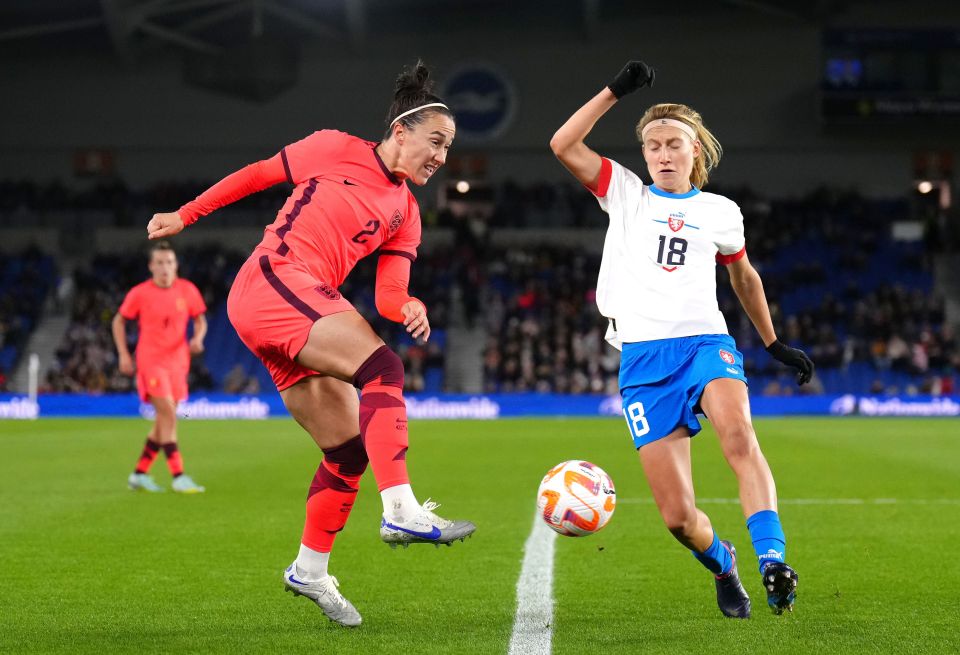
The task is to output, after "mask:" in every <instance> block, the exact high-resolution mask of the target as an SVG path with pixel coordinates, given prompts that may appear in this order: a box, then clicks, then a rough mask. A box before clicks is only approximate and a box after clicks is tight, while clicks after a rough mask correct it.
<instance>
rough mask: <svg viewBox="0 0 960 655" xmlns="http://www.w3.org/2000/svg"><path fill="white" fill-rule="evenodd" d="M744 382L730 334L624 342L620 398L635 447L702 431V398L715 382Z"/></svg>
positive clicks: (737, 354) (738, 354) (738, 358)
mask: <svg viewBox="0 0 960 655" xmlns="http://www.w3.org/2000/svg"><path fill="white" fill-rule="evenodd" d="M717 378H733V379H734V380H743V382H744V384H747V378H746V376H744V374H743V355H742V354H740V351H739V350H737V344H736V343H735V342H734V341H733V337H731V336H730V335H728V334H704V335H698V336H693V337H678V338H675V339H658V340H656V341H638V342H636V343H625V344H623V355H622V357H621V358H620V395H621V396H622V397H623V415H624V417H625V418H626V419H627V427H628V428H629V429H630V435H631V436H632V437H633V444H634V446H636V447H637V448H640V447H641V446H643V445H644V444H648V443H650V442H651V441H656V440H657V439H663V438H664V437H665V436H667V435H668V434H670V433H671V432H673V431H674V430H676V429H677V428H678V427H685V428H687V429H688V430H689V431H690V436H691V437H692V436H693V435H695V434H697V433H698V432H700V429H701V425H700V421H699V420H698V419H697V414H700V413H702V411H701V409H700V396H701V395H703V390H704V388H705V387H706V386H707V384H708V383H709V382H710V381H711V380H715V379H717Z"/></svg>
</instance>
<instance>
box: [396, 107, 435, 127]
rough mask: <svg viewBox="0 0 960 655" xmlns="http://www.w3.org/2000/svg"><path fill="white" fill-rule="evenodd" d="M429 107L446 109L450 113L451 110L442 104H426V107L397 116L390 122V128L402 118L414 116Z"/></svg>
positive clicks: (415, 108) (416, 108)
mask: <svg viewBox="0 0 960 655" xmlns="http://www.w3.org/2000/svg"><path fill="white" fill-rule="evenodd" d="M427 107H443V108H444V109H446V110H447V111H450V108H449V107H447V106H446V105H445V104H443V103H442V102H431V103H428V104H426V105H420V106H419V107H414V108H413V109H408V110H407V111H405V112H403V113H402V114H400V115H399V116H397V117H396V118H394V119H393V120H392V121H390V127H393V126H394V124H396V122H397V121H398V120H400V119H401V118H403V117H404V116H409V115H410V114H412V113H414V112H417V111H420V110H421V109H426V108H427Z"/></svg>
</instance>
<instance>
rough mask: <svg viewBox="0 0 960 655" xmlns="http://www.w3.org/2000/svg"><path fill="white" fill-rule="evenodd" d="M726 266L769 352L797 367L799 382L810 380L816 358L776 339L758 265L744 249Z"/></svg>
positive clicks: (746, 310) (745, 309) (803, 382)
mask: <svg viewBox="0 0 960 655" xmlns="http://www.w3.org/2000/svg"><path fill="white" fill-rule="evenodd" d="M727 270H728V271H729V273H730V284H731V286H732V287H733V291H734V292H735V293H736V294H737V298H738V299H739V300H740V304H741V305H743V310H744V311H745V312H746V313H747V316H749V317H750V321H751V322H752V323H753V325H754V327H755V328H757V332H758V333H759V334H760V338H761V339H763V345H764V346H765V347H766V349H767V352H768V353H770V355H771V356H772V357H773V358H774V359H776V360H777V361H779V362H781V363H783V364H786V365H787V366H791V367H793V368H795V369H796V370H797V384H800V385H803V384H806V383H807V382H809V381H810V378H812V377H813V369H814V366H813V360H811V359H810V358H809V357H808V356H807V354H806V353H805V352H803V351H802V350H800V349H799V348H791V347H790V346H787V345H786V344H784V343H782V342H781V341H779V340H778V339H777V333H776V331H774V329H773V320H772V319H771V318H770V306H769V305H768V304H767V297H766V294H764V292H763V280H761V279H760V274H759V273H757V269H755V268H754V267H753V265H752V264H750V260H749V259H748V258H747V254H746V253H744V254H743V256H742V257H741V258H740V259H738V260H737V261H735V262H733V263H731V264H730V265H729V266H728V269H727Z"/></svg>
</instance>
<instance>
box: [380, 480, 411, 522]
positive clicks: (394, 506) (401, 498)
mask: <svg viewBox="0 0 960 655" xmlns="http://www.w3.org/2000/svg"><path fill="white" fill-rule="evenodd" d="M380 499H381V500H382V501H383V515H384V516H386V517H387V518H389V519H390V520H392V521H397V522H398V523H403V522H404V521H409V520H410V518H411V517H412V516H413V515H414V513H415V512H416V511H417V510H418V509H420V503H418V502H417V497H416V496H414V495H413V488H411V487H410V485H409V484H398V485H395V486H393V487H387V488H386V489H384V490H383V491H381V492H380Z"/></svg>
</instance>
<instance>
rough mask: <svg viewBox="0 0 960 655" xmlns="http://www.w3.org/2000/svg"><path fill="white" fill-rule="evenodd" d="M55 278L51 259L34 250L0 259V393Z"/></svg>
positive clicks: (55, 271)
mask: <svg viewBox="0 0 960 655" xmlns="http://www.w3.org/2000/svg"><path fill="white" fill-rule="evenodd" d="M56 277H57V268H56V264H55V263H54V260H53V258H52V257H51V256H50V255H47V254H44V253H42V252H41V251H40V250H38V249H36V248H27V249H25V250H24V251H23V252H21V253H19V254H14V255H6V256H4V257H2V258H0V290H2V291H0V391H5V390H6V387H7V384H8V378H9V376H10V374H11V373H12V372H13V369H14V367H15V366H16V365H17V363H18V362H19V360H20V358H21V356H22V354H23V349H24V346H25V345H26V343H27V339H28V338H29V337H30V333H31V332H32V331H33V329H34V328H35V327H36V325H37V322H38V321H39V319H40V314H41V312H42V310H43V307H44V301H45V300H46V298H47V295H48V293H49V292H50V291H51V290H52V289H53V288H54V287H55V285H56Z"/></svg>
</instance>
